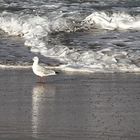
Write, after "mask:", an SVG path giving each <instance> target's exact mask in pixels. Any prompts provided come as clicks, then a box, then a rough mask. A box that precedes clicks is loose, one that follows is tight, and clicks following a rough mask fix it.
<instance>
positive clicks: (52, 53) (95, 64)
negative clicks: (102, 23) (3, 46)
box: [0, 12, 140, 72]
mask: <svg viewBox="0 0 140 140" xmlns="http://www.w3.org/2000/svg"><path fill="white" fill-rule="evenodd" d="M131 20H132V21H133V20H134V19H133V18H132V19H131ZM129 21H130V20H129ZM70 27H71V24H70V23H68V24H67V20H66V19H64V18H61V16H60V17H56V18H53V19H51V20H50V19H48V18H47V17H39V16H33V15H17V14H13V13H7V12H3V13H2V14H1V15H0V28H1V29H3V30H4V31H5V32H7V33H8V34H10V35H20V36H22V37H23V38H24V39H25V45H27V46H30V48H31V51H32V52H35V53H40V54H42V55H43V56H45V57H52V58H55V59H59V60H60V61H62V62H64V63H65V64H66V65H63V67H61V66H60V67H59V68H60V69H62V70H64V71H84V72H85V71H87V72H140V68H139V63H140V62H139V52H138V53H135V52H134V53H133V52H132V53H128V52H125V51H122V50H115V49H113V48H106V49H102V50H99V51H93V50H90V49H89V50H88V49H87V50H84V49H82V48H81V49H80V50H79V49H77V48H69V47H68V46H65V45H61V44H60V45H49V44H48V40H47V39H48V34H49V33H52V32H59V31H67V29H68V28H70Z"/></svg>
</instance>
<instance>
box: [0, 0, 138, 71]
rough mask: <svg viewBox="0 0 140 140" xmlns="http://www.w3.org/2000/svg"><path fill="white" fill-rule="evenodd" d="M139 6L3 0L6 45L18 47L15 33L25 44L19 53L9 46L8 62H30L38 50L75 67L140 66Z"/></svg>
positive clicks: (0, 22)
mask: <svg viewBox="0 0 140 140" xmlns="http://www.w3.org/2000/svg"><path fill="white" fill-rule="evenodd" d="M139 11H140V3H139V1H137V0H135V1H131V0H128V1H121V0H115V1H111V0H103V1H99V0H96V1H91V0H88V1H84V0H82V1H81V0H77V1H73V0H72V1H63V0H61V1H58V0H55V1H53V0H41V1H36V0H32V1H28V0H27V1H22V0H21V1H20V2H17V1H14V0H13V1H7V0H3V1H2V2H1V4H0V28H1V29H2V30H3V31H5V32H6V33H7V40H6V41H7V42H8V43H7V44H4V46H7V45H8V46H9V47H11V48H14V45H12V44H11V43H10V42H11V37H10V38H9V36H12V37H13V38H15V41H16V42H17V44H16V42H14V44H15V46H17V45H18V46H20V45H21V46H22V47H21V48H20V49H21V51H20V52H19V51H17V49H16V48H14V50H15V52H16V53H14V52H11V51H9V50H5V49H4V52H5V51H6V53H5V57H4V58H2V63H3V61H4V60H3V59H5V61H6V62H7V63H9V59H10V60H11V61H12V63H15V62H16V63H15V64H20V65H21V64H24V63H26V64H30V60H31V58H32V57H33V55H40V56H44V57H46V58H48V57H49V58H51V59H57V60H58V61H60V62H61V63H64V64H65V67H66V68H73V69H75V70H77V69H79V68H80V69H81V71H82V70H85V71H90V72H139V71H140V67H139V66H140V57H139V54H140V49H139V36H140V34H139V30H140V24H139V23H140V18H139ZM4 34H5V33H3V34H1V37H3V35H4ZM2 40H3V39H2ZM23 44H24V45H23ZM0 45H1V44H0ZM23 48H24V49H23ZM25 48H26V49H25ZM27 48H28V49H27ZM20 49H19V50H20ZM31 52H32V53H31ZM1 53H3V52H1ZM11 55H12V56H13V57H15V59H13V58H11ZM28 55H29V56H28ZM18 56H20V57H21V58H22V59H19V57H18ZM9 57H10V58H9ZM6 59H7V60H6Z"/></svg>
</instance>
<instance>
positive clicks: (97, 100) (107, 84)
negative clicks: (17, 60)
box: [0, 70, 140, 140]
mask: <svg viewBox="0 0 140 140" xmlns="http://www.w3.org/2000/svg"><path fill="white" fill-rule="evenodd" d="M36 81H37V79H36V77H35V76H34V75H33V73H32V72H31V71H30V70H0V140H139V139H140V74H129V73H126V74H92V75H91V74H90V75H62V74H61V75H57V76H50V77H48V78H47V81H46V83H45V84H40V83H37V82H36Z"/></svg>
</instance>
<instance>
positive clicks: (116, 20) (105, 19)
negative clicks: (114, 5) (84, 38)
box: [83, 12, 140, 30]
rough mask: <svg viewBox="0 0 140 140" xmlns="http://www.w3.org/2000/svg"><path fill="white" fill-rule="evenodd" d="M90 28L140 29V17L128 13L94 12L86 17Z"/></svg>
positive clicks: (85, 21) (86, 22) (85, 20)
mask: <svg viewBox="0 0 140 140" xmlns="http://www.w3.org/2000/svg"><path fill="white" fill-rule="evenodd" d="M83 22H84V25H86V26H87V27H88V28H92V27H93V28H101V29H106V30H116V29H117V30H129V29H131V30H140V18H139V17H133V16H130V15H129V14H126V13H113V14H111V15H108V14H106V13H105V12H94V13H92V14H91V15H89V16H87V17H86V18H85V19H84V21H83Z"/></svg>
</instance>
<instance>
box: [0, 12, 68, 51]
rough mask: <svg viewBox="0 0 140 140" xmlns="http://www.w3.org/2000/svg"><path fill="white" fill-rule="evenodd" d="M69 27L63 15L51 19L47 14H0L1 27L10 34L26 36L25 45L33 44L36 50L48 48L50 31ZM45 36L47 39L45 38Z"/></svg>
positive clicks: (33, 48)
mask: <svg viewBox="0 0 140 140" xmlns="http://www.w3.org/2000/svg"><path fill="white" fill-rule="evenodd" d="M69 27H70V26H69V23H67V21H66V19H64V18H62V17H61V16H59V17H55V18H54V19H51V20H50V19H48V18H47V17H46V16H45V17H39V16H33V15H24V14H23V15H17V14H13V13H9V12H3V13H2V14H1V15H0V28H1V29H2V30H4V31H5V32H7V33H8V34H9V35H17V36H22V37H24V39H25V45H27V46H31V47H32V50H33V51H34V52H39V49H40V48H44V49H45V48H46V44H47V39H48V38H47V36H48V34H49V33H51V32H59V31H66V30H68V29H69ZM44 37H45V39H46V40H43V38H44Z"/></svg>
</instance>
